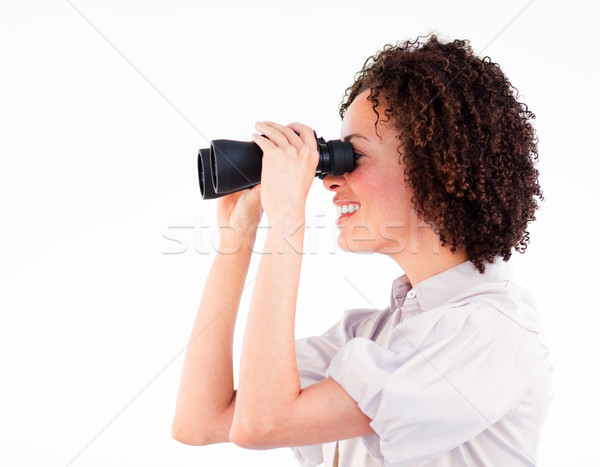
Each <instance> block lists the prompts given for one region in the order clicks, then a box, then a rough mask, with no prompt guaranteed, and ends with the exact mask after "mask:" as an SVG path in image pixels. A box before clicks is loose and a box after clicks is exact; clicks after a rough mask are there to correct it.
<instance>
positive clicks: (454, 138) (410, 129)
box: [339, 34, 544, 273]
mask: <svg viewBox="0 0 600 467" xmlns="http://www.w3.org/2000/svg"><path fill="white" fill-rule="evenodd" d="M422 37H423V36H419V37H418V38H417V39H416V40H415V41H414V42H411V41H405V42H403V43H397V44H396V45H395V46H393V45H391V44H386V45H385V46H384V47H383V50H381V51H379V52H378V53H377V54H376V55H372V56H370V57H369V58H367V60H366V61H365V63H364V65H363V67H362V70H360V71H359V72H358V73H357V74H356V75H355V78H354V83H353V84H352V85H351V86H349V87H348V88H347V89H346V91H345V94H344V98H343V100H342V102H341V104H340V107H339V108H340V116H341V117H342V119H343V118H344V114H345V112H346V110H347V109H348V107H349V106H350V104H351V103H352V102H353V101H354V99H355V98H356V97H357V96H358V95H359V94H360V93H361V92H362V91H365V90H370V93H369V96H368V98H367V99H368V100H370V101H371V102H372V104H373V110H374V111H375V113H376V114H377V120H376V122H375V130H376V131H377V123H378V122H379V121H380V113H379V111H378V110H377V109H378V107H379V106H380V105H382V106H384V107H385V108H384V109H383V114H384V116H385V120H382V122H383V121H390V120H391V121H393V122H394V124H395V127H396V129H397V130H398V136H397V138H398V140H399V145H398V153H399V154H400V157H399V162H400V163H403V164H404V166H405V170H404V175H405V177H406V183H407V184H408V185H409V187H410V188H411V189H412V191H413V193H414V194H413V197H412V202H413V203H414V206H415V211H416V213H417V215H419V216H421V218H423V219H424V220H425V221H426V222H428V223H429V224H430V225H432V227H433V228H434V231H435V232H436V233H437V234H439V237H440V242H441V244H442V246H445V245H446V244H447V243H448V242H450V245H451V249H450V251H452V252H456V248H457V247H461V248H464V249H465V250H466V254H467V256H468V258H469V261H471V262H472V263H473V264H474V266H475V267H476V268H477V269H478V270H479V272H481V273H483V272H484V271H485V264H484V261H488V262H491V263H493V262H494V260H495V257H496V256H498V255H501V256H502V257H503V260H504V261H508V260H509V259H510V257H511V255H512V251H511V250H512V248H513V247H515V250H516V251H518V252H519V253H524V252H525V249H526V248H527V245H528V243H529V232H528V231H527V230H526V228H527V225H528V223H529V222H530V221H533V220H535V215H534V214H535V211H536V210H537V209H539V205H538V202H537V199H539V200H543V199H544V197H543V193H542V190H541V188H540V185H539V183H538V175H539V173H538V171H537V170H536V168H535V163H536V162H537V161H538V152H537V143H538V138H537V136H536V134H535V130H534V128H533V126H532V125H531V123H530V119H535V115H534V114H533V113H532V112H531V111H529V110H528V107H527V105H525V104H523V103H521V102H518V101H517V98H518V90H517V89H516V88H514V87H513V86H512V85H511V83H510V82H509V81H508V79H507V78H506V76H505V75H504V73H503V72H502V70H501V69H500V67H499V66H498V64H496V63H493V62H492V61H491V59H490V58H489V57H487V56H486V57H484V58H483V59H481V58H479V57H476V56H475V55H474V54H473V51H472V49H471V47H470V45H469V41H468V40H454V41H453V42H451V43H442V42H439V41H438V38H437V36H436V35H434V34H430V35H429V36H424V38H425V39H427V38H428V40H427V41H425V42H419V39H420V38H422ZM513 90H514V91H516V92H515V93H513ZM401 148H403V149H402V150H401ZM536 198H537V199H536Z"/></svg>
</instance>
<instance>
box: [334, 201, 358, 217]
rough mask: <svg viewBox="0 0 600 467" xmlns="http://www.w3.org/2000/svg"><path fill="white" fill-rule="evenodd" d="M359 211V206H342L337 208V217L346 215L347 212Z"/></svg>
mask: <svg viewBox="0 0 600 467" xmlns="http://www.w3.org/2000/svg"><path fill="white" fill-rule="evenodd" d="M359 209H360V204H344V205H343V206H338V207H337V215H338V217H339V216H341V215H342V214H346V213H349V212H356V211H358V210H359Z"/></svg>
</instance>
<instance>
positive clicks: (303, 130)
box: [288, 122, 317, 149]
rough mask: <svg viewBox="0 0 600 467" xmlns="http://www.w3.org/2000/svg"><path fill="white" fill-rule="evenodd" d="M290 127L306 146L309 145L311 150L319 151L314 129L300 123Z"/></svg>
mask: <svg viewBox="0 0 600 467" xmlns="http://www.w3.org/2000/svg"><path fill="white" fill-rule="evenodd" d="M288 127H289V128H291V129H292V130H293V131H294V132H295V133H296V134H298V135H299V136H300V139H301V140H302V141H303V142H304V144H308V145H309V146H310V148H311V149H317V140H316V139H315V133H314V132H313V129H312V128H310V127H309V126H306V125H303V124H302V123H298V122H294V123H290V124H289V125H288Z"/></svg>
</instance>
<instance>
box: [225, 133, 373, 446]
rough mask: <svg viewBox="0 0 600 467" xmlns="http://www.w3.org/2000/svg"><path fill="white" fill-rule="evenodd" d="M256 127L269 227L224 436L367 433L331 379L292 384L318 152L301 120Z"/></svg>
mask: <svg viewBox="0 0 600 467" xmlns="http://www.w3.org/2000/svg"><path fill="white" fill-rule="evenodd" d="M257 129H258V130H260V131H262V132H263V133H264V134H265V136H267V137H268V138H269V139H268V140H267V139H266V138H262V137H256V136H255V141H256V142H257V144H259V146H261V149H262V150H263V153H264V155H263V172H262V174H261V177H262V178H261V183H262V185H263V187H262V193H261V201H262V204H263V208H264V210H265V212H266V214H267V217H268V219H269V232H268V234H267V239H266V241H265V246H264V251H263V254H262V258H261V262H260V265H259V268H258V275H257V279H256V283H255V285H254V293H253V296H252V301H251V304H250V311H249V315H248V321H247V323H246V331H245V335H244V343H243V348H242V361H241V368H240V383H239V386H238V391H237V400H236V407H235V414H234V419H233V425H232V427H231V432H230V438H231V440H232V441H233V442H234V443H236V444H238V445H240V446H244V447H252V448H272V447H278V446H298V445H303V444H312V443H319V442H326V441H332V440H336V439H343V438H348V437H354V436H360V435H365V434H369V433H373V430H372V429H371V427H370V426H369V422H370V419H369V418H368V417H367V416H365V415H364V414H363V413H362V412H361V410H360V409H359V408H358V406H357V404H356V402H355V401H354V400H353V399H352V398H351V397H350V396H349V395H348V394H347V393H346V392H345V391H344V390H343V389H342V387H341V386H340V385H339V384H338V383H336V382H335V381H333V380H331V379H328V380H325V381H322V382H320V383H317V384H315V385H313V386H310V387H309V388H306V389H305V390H301V388H300V380H299V377H298V368H297V363H296V356H295V336H294V324H295V311H296V300H297V294H298V284H299V278H300V269H301V263H302V254H303V253H302V250H303V244H304V207H305V201H306V195H307V193H308V190H309V188H310V184H311V182H312V179H313V178H314V173H315V167H316V163H317V161H318V154H316V142H315V140H314V135H313V132H312V130H311V129H310V128H308V127H306V126H304V125H299V124H293V125H290V126H289V128H286V127H282V126H281V125H277V124H273V123H271V124H268V125H265V124H258V125H257ZM292 129H293V130H294V131H292ZM301 138H302V140H301ZM311 146H312V149H313V150H314V152H310V151H311Z"/></svg>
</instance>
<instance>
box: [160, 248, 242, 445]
mask: <svg viewBox="0 0 600 467" xmlns="http://www.w3.org/2000/svg"><path fill="white" fill-rule="evenodd" d="M227 240H228V239H226V238H224V237H222V240H221V244H220V249H221V250H223V251H226V249H227V248H228V245H229V243H228V242H227ZM230 250H231V249H230ZM251 254H252V251H251V249H250V248H249V247H248V246H247V245H242V246H241V249H239V250H238V251H237V252H236V253H231V254H225V253H220V252H219V253H217V255H216V257H215V258H214V261H213V264H212V267H211V270H210V272H209V275H208V279H207V281H206V285H205V287H204V292H203V295H202V299H201V302H200V306H199V308H198V313H197V315H196V319H195V321H194V325H193V329H192V333H191V336H190V339H189V344H188V348H187V350H186V354H185V360H184V364H183V371H182V376H181V383H180V388H179V394H178V397H177V406H176V411H175V417H174V421H173V428H172V433H173V437H174V438H175V439H177V440H178V441H181V442H184V443H187V444H209V443H216V442H225V441H228V440H229V435H228V434H229V428H230V426H231V420H232V417H233V399H234V387H233V364H232V347H233V345H232V344H233V332H234V328H235V321H236V317H237V311H238V308H239V304H240V299H241V295H242V291H243V288H244V282H245V280H246V275H247V273H248V267H249V264H250V258H251Z"/></svg>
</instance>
